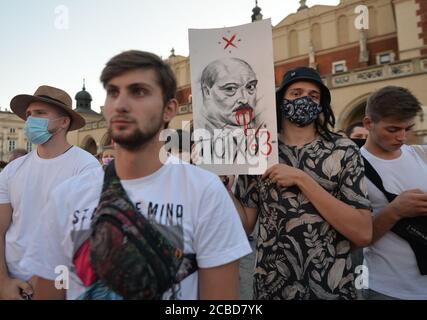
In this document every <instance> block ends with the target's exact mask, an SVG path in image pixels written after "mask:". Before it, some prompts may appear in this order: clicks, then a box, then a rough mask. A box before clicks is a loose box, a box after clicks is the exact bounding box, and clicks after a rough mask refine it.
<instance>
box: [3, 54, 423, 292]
mask: <svg viewBox="0 0 427 320" xmlns="http://www.w3.org/2000/svg"><path fill="white" fill-rule="evenodd" d="M221 63H222V64H224V63H225V62H224V61H222V62H221ZM222 64H221V68H223V67H222ZM230 64H231V65H233V66H236V68H235V70H236V71H235V72H239V71H238V70H245V69H244V68H243V67H244V64H243V63H242V62H240V61H235V60H233V61H231V62H230ZM213 67H216V65H213ZM213 67H212V68H213ZM221 68H220V69H221ZM208 71H209V70H208ZM208 71H207V74H206V79H207V80H206V85H205V86H204V87H203V93H204V94H205V98H206V99H208V98H210V97H211V96H212V95H213V94H215V90H218V93H217V94H216V95H217V96H218V97H219V96H221V94H222V95H224V97H225V98H227V97H230V96H231V93H232V92H231V91H230V90H232V88H231V89H230V88H223V87H221V86H220V88H216V87H214V86H213V84H212V83H211V82H212V81H209V74H208ZM248 74H249V76H250V77H249V78H248V79H246V78H245V79H244V80H245V81H244V83H243V84H242V85H241V88H242V89H240V87H239V88H236V89H235V91H236V90H244V91H245V92H246V91H247V92H248V93H247V94H246V93H245V94H246V95H248V96H250V97H252V96H253V99H255V96H254V89H255V88H256V79H255V75H253V74H252V73H250V72H249V73H248V72H246V73H245V76H248ZM234 76H236V79H237V78H239V77H238V76H239V75H238V74H236V75H234ZM100 79H101V82H102V84H103V86H104V88H105V90H106V100H105V106H104V117H105V119H106V121H107V123H108V133H109V134H110V136H111V138H112V140H113V141H114V142H113V144H112V145H111V146H108V147H106V148H105V150H103V151H102V153H100V154H99V155H98V160H97V159H96V158H95V157H94V156H92V155H91V154H89V153H88V152H86V151H84V150H82V149H80V148H78V147H76V146H72V145H70V144H69V143H68V141H67V132H68V131H71V130H77V129H79V128H81V127H83V126H84V124H85V122H84V119H83V118H82V117H81V116H80V115H79V114H78V113H76V112H75V111H73V110H72V108H71V105H72V102H71V98H70V96H69V95H68V94H67V93H66V92H64V91H63V90H61V89H58V88H55V87H50V86H40V87H39V88H38V89H37V91H36V92H35V93H34V94H33V95H26V94H20V95H18V96H16V97H14V98H13V99H12V101H11V109H12V110H13V112H14V113H15V114H17V115H18V116H19V117H20V118H22V119H23V120H25V121H26V125H25V133H26V135H27V138H28V139H29V141H30V142H31V143H33V144H35V145H36V148H35V149H34V150H33V151H32V152H30V153H28V154H26V155H23V156H21V157H19V158H17V159H14V160H13V161H11V162H10V163H9V164H8V165H7V166H6V167H5V168H4V170H3V171H2V172H1V173H0V298H1V299H218V300H225V299H238V298H239V260H240V259H241V258H242V257H244V256H246V255H248V254H249V253H251V252H252V249H251V247H250V245H249V242H248V236H249V235H250V234H252V231H253V230H254V228H255V226H257V228H258V230H257V232H256V238H255V239H254V240H255V243H256V249H255V251H256V261H255V266H254V269H253V298H254V299H257V300H263V299H268V300H272V299H279V300H282V299H283V300H285V299H300V300H308V299H325V300H340V299H346V300H351V299H358V298H359V299H387V300H388V299H427V276H426V275H427V257H426V254H425V252H427V251H426V250H425V246H426V243H425V239H426V237H427V233H426V229H427V220H426V215H427V187H426V184H425V181H426V179H427V147H424V146H412V145H407V144H406V141H407V139H408V134H409V132H410V131H411V129H412V128H413V127H414V125H415V120H416V117H417V115H418V114H419V113H420V112H421V110H422V109H421V103H420V102H419V101H418V100H417V98H416V97H415V96H414V95H413V94H412V93H411V92H410V91H409V90H408V89H407V88H403V87H396V86H388V87H384V88H381V89H379V90H377V91H376V92H374V93H373V94H372V95H371V96H370V97H369V99H368V102H367V106H366V113H365V116H364V118H363V122H361V123H355V124H352V125H351V126H350V127H349V128H348V129H347V131H346V133H345V134H338V133H336V131H335V128H334V126H335V117H334V113H333V109H332V106H331V93H330V91H329V89H328V88H327V87H326V86H325V85H324V83H323V82H322V80H321V78H320V75H319V73H318V72H317V71H316V70H315V69H312V68H308V67H303V66H301V67H297V68H294V69H291V70H288V71H287V72H286V73H285V75H284V77H283V80H282V82H281V84H280V86H279V88H278V89H277V91H276V106H271V107H272V108H275V109H276V114H277V128H278V151H279V163H278V164H276V165H274V166H271V167H269V168H268V169H267V170H266V171H265V172H264V174H263V175H239V176H227V177H224V176H222V177H218V176H217V175H215V174H213V173H211V172H208V171H206V170H203V169H201V168H198V167H197V166H194V165H191V164H190V162H191V154H192V150H191V148H190V149H189V150H184V148H183V143H179V145H177V146H174V147H173V148H172V149H171V150H170V151H171V152H170V153H169V154H168V156H167V159H166V160H165V161H163V160H162V159H160V157H159V154H160V153H161V149H162V147H163V146H164V143H165V142H163V141H161V140H162V139H160V135H161V132H162V130H163V129H165V128H167V127H168V124H169V123H170V122H171V120H172V119H173V117H174V116H175V115H176V113H177V108H178V101H177V100H176V98H175V94H176V80H175V76H174V74H173V72H172V70H171V68H170V67H169V66H168V65H167V64H166V63H165V62H164V61H163V60H162V59H160V58H159V57H158V56H156V55H154V54H152V53H149V52H142V51H126V52H123V53H121V54H119V55H117V56H115V57H113V58H112V59H110V60H109V61H108V62H107V64H106V66H105V68H104V69H103V71H102V73H101V77H100ZM254 79H255V80H254ZM247 83H249V84H247ZM233 94H234V93H233ZM242 95H243V94H242ZM245 108H249V107H245ZM239 110H240V109H239ZM245 110H246V109H245ZM221 112H225V114H228V113H227V112H229V110H228V111H227V110H225V111H224V110H222V109H221V108H218V110H217V109H215V114H216V115H217V117H216V118H215V119H219V120H218V121H219V122H221V121H220V119H221ZM207 119H211V118H209V117H207ZM245 119H246V118H244V117H243V118H242V119H237V120H236V121H237V122H238V123H240V122H245V121H246V120H245ZM240 120H242V121H240ZM243 120H245V121H243ZM248 120H249V121H248V122H250V121H252V119H248ZM211 124H212V125H214V126H216V124H215V123H214V122H212V123H211ZM217 126H220V124H218V125H217ZM210 129H211V128H210ZM185 134H187V133H183V132H180V133H179V137H180V139H182V137H183V135H185ZM352 139H354V141H352ZM180 141H181V140H180ZM182 153H185V154H186V155H185V159H186V160H188V162H182V161H181V159H180V158H179V157H180V156H181V154H182ZM257 222H258V223H257ZM361 264H363V265H364V266H365V268H364V269H363V270H364V274H362V276H363V277H364V278H365V280H366V281H362V283H361V284H360V283H359V282H358V281H357V276H358V274H357V273H356V272H355V268H356V267H357V266H359V265H361ZM58 266H65V267H66V268H67V270H68V272H69V273H68V272H67V273H64V274H60V273H58ZM58 277H59V279H60V281H58Z"/></svg>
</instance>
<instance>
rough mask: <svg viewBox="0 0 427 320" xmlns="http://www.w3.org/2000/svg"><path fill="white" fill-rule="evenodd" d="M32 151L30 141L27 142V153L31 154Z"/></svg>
mask: <svg viewBox="0 0 427 320" xmlns="http://www.w3.org/2000/svg"><path fill="white" fill-rule="evenodd" d="M31 150H33V145H32V143H31V142H30V141H27V152H31Z"/></svg>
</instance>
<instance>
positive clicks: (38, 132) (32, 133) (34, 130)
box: [24, 116, 60, 144]
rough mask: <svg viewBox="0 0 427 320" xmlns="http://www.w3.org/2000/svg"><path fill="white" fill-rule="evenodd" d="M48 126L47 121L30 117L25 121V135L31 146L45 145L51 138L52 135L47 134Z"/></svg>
mask: <svg viewBox="0 0 427 320" xmlns="http://www.w3.org/2000/svg"><path fill="white" fill-rule="evenodd" d="M58 119H60V118H58ZM54 120H57V119H53V120H52V121H54ZM48 126H49V119H45V118H35V117H31V116H30V117H28V118H27V121H25V127H24V131H25V135H26V136H27V138H28V140H29V141H30V142H31V143H33V144H43V143H46V142H47V141H48V140H49V139H50V138H52V133H50V132H49V130H48Z"/></svg>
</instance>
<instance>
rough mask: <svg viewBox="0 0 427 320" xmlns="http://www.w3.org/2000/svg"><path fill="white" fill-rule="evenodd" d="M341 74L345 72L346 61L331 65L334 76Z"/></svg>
mask: <svg viewBox="0 0 427 320" xmlns="http://www.w3.org/2000/svg"><path fill="white" fill-rule="evenodd" d="M341 72H347V65H346V61H345V60H342V61H336V62H333V63H332V73H333V74H336V73H341Z"/></svg>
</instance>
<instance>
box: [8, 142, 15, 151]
mask: <svg viewBox="0 0 427 320" xmlns="http://www.w3.org/2000/svg"><path fill="white" fill-rule="evenodd" d="M15 148H16V140H9V152H11V151H13V150H15Z"/></svg>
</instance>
